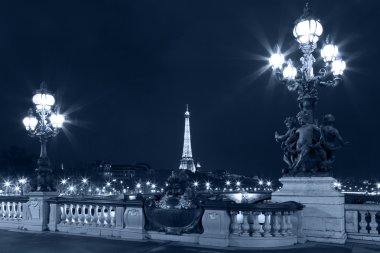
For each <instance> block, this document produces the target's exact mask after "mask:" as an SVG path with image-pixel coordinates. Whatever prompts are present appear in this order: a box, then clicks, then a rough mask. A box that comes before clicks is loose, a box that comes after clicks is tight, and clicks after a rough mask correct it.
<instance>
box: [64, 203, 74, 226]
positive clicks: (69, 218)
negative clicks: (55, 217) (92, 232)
mask: <svg viewBox="0 0 380 253" xmlns="http://www.w3.org/2000/svg"><path fill="white" fill-rule="evenodd" d="M67 206H68V209H67V211H68V212H67V215H66V217H67V224H69V225H71V224H72V223H73V208H74V206H73V204H68V205H67Z"/></svg>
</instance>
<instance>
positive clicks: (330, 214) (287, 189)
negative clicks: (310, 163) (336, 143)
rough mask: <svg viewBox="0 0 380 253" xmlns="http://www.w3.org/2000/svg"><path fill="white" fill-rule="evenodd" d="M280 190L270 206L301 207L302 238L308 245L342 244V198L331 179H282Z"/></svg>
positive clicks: (273, 197)
mask: <svg viewBox="0 0 380 253" xmlns="http://www.w3.org/2000/svg"><path fill="white" fill-rule="evenodd" d="M280 182H281V183H282V184H283V187H282V188H281V189H280V190H278V191H276V192H274V193H273V194H272V201H273V202H285V201H296V202H299V203H301V204H303V205H305V208H304V209H303V234H304V235H305V237H306V240H308V241H315V242H328V243H339V244H344V243H345V241H346V239H347V234H346V232H345V221H344V195H343V194H342V193H340V192H338V191H336V190H335V189H334V182H336V180H335V179H334V178H332V177H283V178H281V179H280Z"/></svg>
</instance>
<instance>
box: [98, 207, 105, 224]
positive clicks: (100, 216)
mask: <svg viewBox="0 0 380 253" xmlns="http://www.w3.org/2000/svg"><path fill="white" fill-rule="evenodd" d="M105 208H106V207H105V206H102V208H101V209H100V215H99V223H100V225H101V226H104V221H105V220H106V218H105V216H104V209H105Z"/></svg>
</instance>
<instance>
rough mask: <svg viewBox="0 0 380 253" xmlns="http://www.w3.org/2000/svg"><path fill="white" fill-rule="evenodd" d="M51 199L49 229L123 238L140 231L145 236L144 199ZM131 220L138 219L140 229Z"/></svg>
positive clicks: (132, 236) (134, 235)
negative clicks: (131, 229)
mask: <svg viewBox="0 0 380 253" xmlns="http://www.w3.org/2000/svg"><path fill="white" fill-rule="evenodd" d="M48 202H49V204H50V215H49V224H48V228H49V230H50V231H57V232H66V233H71V234H88V235H97V236H114V237H123V238H129V237H131V238H135V237H136V233H138V232H140V236H141V237H143V227H144V222H143V221H144V220H142V219H143V211H142V203H143V202H142V200H140V201H126V200H123V199H101V198H92V199H91V198H81V199H79V198H62V197H57V198H52V199H50V200H48ZM131 220H137V221H136V222H137V223H139V226H140V230H139V229H137V231H136V228H135V227H133V222H131ZM136 222H135V223H136ZM130 228H133V231H132V232H131V233H132V235H130V234H131V233H129V232H130V231H129V229H130ZM141 239H142V238H141Z"/></svg>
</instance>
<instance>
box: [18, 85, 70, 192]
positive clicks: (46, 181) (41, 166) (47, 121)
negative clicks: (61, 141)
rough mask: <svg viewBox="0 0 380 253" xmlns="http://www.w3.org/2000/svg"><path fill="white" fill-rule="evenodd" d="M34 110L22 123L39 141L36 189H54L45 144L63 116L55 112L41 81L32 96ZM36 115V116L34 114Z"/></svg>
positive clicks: (63, 119) (55, 132)
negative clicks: (39, 86)
mask: <svg viewBox="0 0 380 253" xmlns="http://www.w3.org/2000/svg"><path fill="white" fill-rule="evenodd" d="M33 103H34V105H35V110H33V109H32V108H30V109H29V111H28V116H27V117H25V118H24V120H23V123H24V126H25V128H26V130H27V131H28V133H29V136H31V137H36V138H38V139H39V141H40V143H41V152H40V157H39V159H38V161H37V165H38V168H37V169H36V172H37V180H36V185H35V189H34V190H36V191H54V190H55V187H54V186H53V182H52V169H51V168H50V161H49V158H48V156H47V152H46V144H47V142H48V140H49V138H52V137H55V136H56V135H57V134H58V133H59V131H60V128H61V127H62V125H63V123H64V121H65V118H64V116H63V115H61V114H59V113H58V112H57V108H56V107H53V106H54V104H55V98H54V96H53V95H52V94H51V93H50V92H49V91H48V90H47V89H46V85H45V83H41V88H40V89H39V90H37V91H36V92H35V94H34V96H33ZM35 115H36V116H35Z"/></svg>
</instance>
